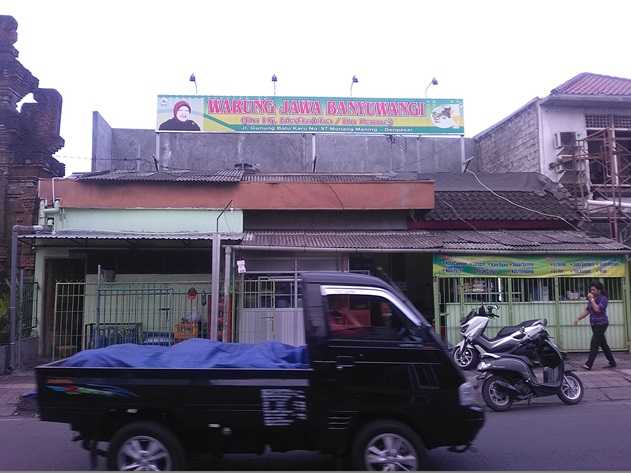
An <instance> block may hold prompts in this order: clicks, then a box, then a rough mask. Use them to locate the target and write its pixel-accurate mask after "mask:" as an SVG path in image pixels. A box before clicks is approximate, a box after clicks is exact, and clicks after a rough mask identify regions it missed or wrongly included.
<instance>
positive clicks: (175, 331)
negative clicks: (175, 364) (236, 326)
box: [52, 281, 223, 359]
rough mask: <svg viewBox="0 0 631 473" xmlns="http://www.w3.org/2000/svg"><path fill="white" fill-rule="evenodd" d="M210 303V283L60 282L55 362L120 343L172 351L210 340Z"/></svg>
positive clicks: (56, 313) (53, 350) (53, 349)
mask: <svg viewBox="0 0 631 473" xmlns="http://www.w3.org/2000/svg"><path fill="white" fill-rule="evenodd" d="M222 286H223V285H222ZM220 293H221V291H220ZM222 299H223V297H220V307H221V306H222V305H223V304H222ZM210 303H211V287H210V283H209V282H208V281H178V282H170V283H164V282H103V281H101V282H100V283H99V282H96V283H86V282H59V283H57V284H56V288H55V306H54V321H53V338H52V357H53V359H57V358H64V357H67V356H70V355H72V354H74V353H76V352H78V351H80V350H83V349H90V348H101V347H104V346H108V345H112V344H120V343H138V344H146V345H156V344H157V345H165V346H168V345H172V344H174V343H176V342H178V341H181V340H184V339H187V338H191V337H201V338H208V334H209V324H210V323H211V321H210ZM220 315H223V314H220ZM220 322H222V321H220ZM220 333H221V332H220Z"/></svg>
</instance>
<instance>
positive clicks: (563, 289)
mask: <svg viewBox="0 0 631 473" xmlns="http://www.w3.org/2000/svg"><path fill="white" fill-rule="evenodd" d="M592 281H593V279H589V278H559V299H560V300H561V301H585V299H586V297H587V292H588V291H589V287H590V284H591V283H592ZM598 281H600V282H601V283H602V284H603V286H604V287H605V290H606V291H607V295H608V298H609V300H610V301H621V300H622V298H623V292H622V289H623V288H622V279H621V278H599V279H598Z"/></svg>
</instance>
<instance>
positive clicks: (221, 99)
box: [156, 95, 464, 135]
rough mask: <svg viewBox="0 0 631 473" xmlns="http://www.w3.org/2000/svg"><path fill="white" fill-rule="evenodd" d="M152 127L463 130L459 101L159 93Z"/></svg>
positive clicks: (263, 130)
mask: <svg viewBox="0 0 631 473" xmlns="http://www.w3.org/2000/svg"><path fill="white" fill-rule="evenodd" d="M157 118H158V120H157V123H156V130H157V131H160V132H163V131H176V132H201V133H204V132H206V133H213V132H215V133H231V132H232V133H234V132H237V133H349V134H413V135H419V134H456V135H463V134H464V116H463V107H462V99H418V98H413V99H401V98H396V99H393V98H389V99H379V98H355V97H258V96H257V97H243V96H219V95H207V96H203V95H159V96H158V115H157Z"/></svg>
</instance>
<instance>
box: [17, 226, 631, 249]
mask: <svg viewBox="0 0 631 473" xmlns="http://www.w3.org/2000/svg"><path fill="white" fill-rule="evenodd" d="M212 237H213V234H212V233H196V232H178V233H155V232H154V233H143V232H122V233H118V232H96V231H60V232H54V233H33V234H29V235H22V236H21V238H37V239H58V240H61V239H65V240H211V239H212ZM222 239H223V240H232V241H234V242H235V243H237V242H240V245H241V247H242V248H244V249H300V250H339V251H343V250H347V251H353V250H355V251H361V250H371V251H379V250H383V251H384V252H388V251H410V252H413V251H415V252H426V253H459V252H460V253H462V252H467V253H486V254H497V253H516V254H519V253H531V254H537V253H550V254H554V253H567V254H572V253H583V254H584V253H593V254H611V253H631V248H629V247H628V246H625V245H623V244H621V243H618V242H616V241H614V240H610V239H607V238H603V237H600V236H598V237H591V236H589V235H587V234H585V233H582V232H576V231H557V232H549V231H539V230H531V231H473V230H471V231H453V230H450V231H423V230H418V231H374V232H372V231H358V232H345V231H327V232H315V231H314V232H281V231H276V232H266V231H263V232H245V233H231V234H222Z"/></svg>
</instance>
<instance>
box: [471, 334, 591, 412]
mask: <svg viewBox="0 0 631 473" xmlns="http://www.w3.org/2000/svg"><path fill="white" fill-rule="evenodd" d="M530 343H531V344H532V347H531V348H532V352H531V353H532V354H533V355H532V356H530V357H526V356H519V355H513V354H502V355H500V356H499V357H497V355H495V356H485V357H483V359H482V361H481V362H480V363H479V364H478V371H480V373H481V374H480V375H478V376H477V379H479V380H481V381H482V398H483V399H484V402H485V403H486V405H487V406H489V407H490V408H491V409H493V410H494V411H505V410H508V409H510V407H511V405H512V404H513V402H514V401H523V400H529V399H532V398H534V397H543V396H554V395H556V396H558V397H559V399H561V401H563V402H564V403H565V404H577V403H579V402H580V401H581V399H582V398H583V392H584V389H583V383H582V382H581V380H580V379H579V378H578V376H576V374H574V373H573V372H572V371H569V370H566V369H565V363H564V359H565V356H564V354H563V353H562V352H561V351H560V350H559V348H558V347H557V346H556V345H555V344H554V343H553V342H552V341H551V340H550V336H549V335H548V333H547V332H546V331H543V332H541V333H540V334H539V335H538V336H537V337H536V339H534V340H532V341H531V342H530ZM537 367H543V376H542V379H540V378H538V377H537V376H536V375H535V371H534V369H535V368H537Z"/></svg>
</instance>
